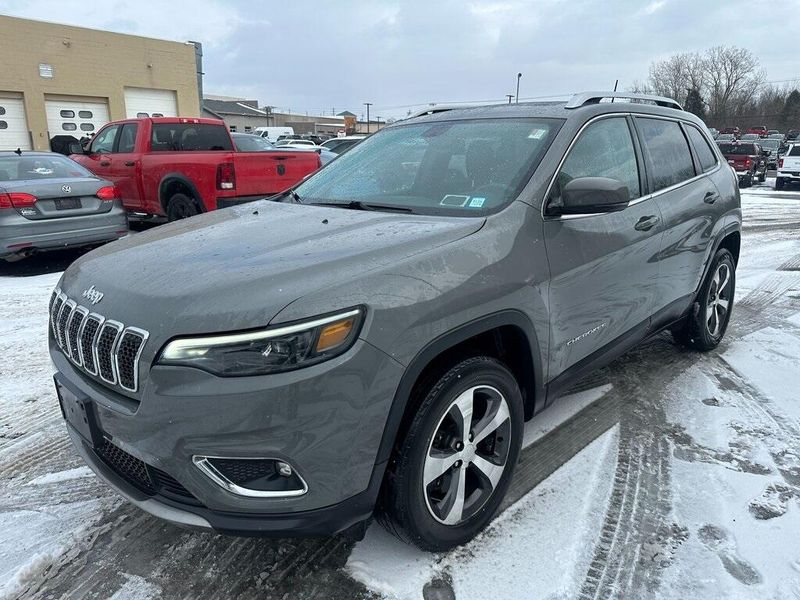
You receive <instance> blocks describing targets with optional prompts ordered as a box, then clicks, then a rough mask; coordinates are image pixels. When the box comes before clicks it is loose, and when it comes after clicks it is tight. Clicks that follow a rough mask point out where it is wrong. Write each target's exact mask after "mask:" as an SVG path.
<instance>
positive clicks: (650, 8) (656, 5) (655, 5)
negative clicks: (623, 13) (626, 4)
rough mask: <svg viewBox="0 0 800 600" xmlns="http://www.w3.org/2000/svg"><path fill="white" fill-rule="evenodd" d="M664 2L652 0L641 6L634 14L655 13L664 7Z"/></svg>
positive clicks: (646, 14)
mask: <svg viewBox="0 0 800 600" xmlns="http://www.w3.org/2000/svg"><path fill="white" fill-rule="evenodd" d="M666 3H667V2H666V0H653V1H652V2H650V4H648V5H647V6H645V7H644V8H642V9H641V10H640V11H639V12H637V13H636V15H637V16H648V15H652V14H655V13H657V12H658V11H659V10H661V9H662V8H664V6H665V5H666Z"/></svg>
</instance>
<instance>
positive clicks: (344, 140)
mask: <svg viewBox="0 0 800 600" xmlns="http://www.w3.org/2000/svg"><path fill="white" fill-rule="evenodd" d="M366 137H367V136H365V135H348V136H345V137H337V138H331V139H329V140H328V141H327V142H324V143H323V144H322V147H323V148H327V149H328V150H330V151H331V152H334V153H335V154H342V153H343V152H346V151H347V150H349V149H350V148H352V147H353V146H355V145H356V144H358V143H360V142H361V141H362V140H364V138H366Z"/></svg>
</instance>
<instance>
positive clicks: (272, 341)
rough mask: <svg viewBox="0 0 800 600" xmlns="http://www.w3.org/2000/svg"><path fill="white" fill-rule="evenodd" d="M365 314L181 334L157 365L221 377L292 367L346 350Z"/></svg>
mask: <svg viewBox="0 0 800 600" xmlns="http://www.w3.org/2000/svg"><path fill="white" fill-rule="evenodd" d="M363 317H364V311H363V310H362V309H361V308H354V309H351V310H347V311H345V312H340V313H336V314H333V315H329V316H324V317H318V318H315V319H311V320H308V321H303V322H301V323H295V324H291V325H282V326H281V325H278V326H275V327H268V328H266V329H259V330H254V331H248V332H243V333H225V334H220V335H213V336H203V337H185V338H177V339H174V340H172V341H170V342H168V343H167V345H166V346H165V347H164V349H163V350H162V351H161V354H160V355H159V357H158V361H157V364H160V365H180V366H185V367H195V368H198V369H203V370H204V371H208V372H210V373H213V374H215V375H219V376H221V377H237V376H245V375H266V374H269V373H280V372H283V371H292V370H294V369H299V368H301V367H307V366H310V365H313V364H316V363H319V362H322V361H324V360H328V359H329V358H333V357H334V356H338V355H339V354H342V353H343V352H345V351H346V350H347V349H348V348H350V346H352V345H353V343H354V342H355V340H356V337H357V336H358V331H359V329H360V327H361V322H362V321H363Z"/></svg>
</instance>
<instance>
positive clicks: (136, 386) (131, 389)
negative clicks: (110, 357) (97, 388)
mask: <svg viewBox="0 0 800 600" xmlns="http://www.w3.org/2000/svg"><path fill="white" fill-rule="evenodd" d="M128 332H131V333H135V334H138V335H140V336H141V337H142V343H141V344H140V345H139V349H138V350H137V351H136V356H135V357H134V358H133V387H128V386H126V385H123V383H122V380H121V379H119V355H118V350H119V345H120V344H121V343H122V340H123V339H124V338H125V334H126V333H128ZM148 337H150V334H149V333H148V332H147V331H145V330H144V329H139V328H138V327H126V328H125V329H124V330H123V331H122V334H121V335H120V336H119V340H117V342H116V348H115V349H114V368H115V370H116V374H117V376H118V377H117V379H118V381H119V387H121V388H122V389H124V390H128V391H129V392H135V391H137V390H138V389H139V359H140V358H141V357H142V352H143V351H144V346H145V344H146V343H147V338H148Z"/></svg>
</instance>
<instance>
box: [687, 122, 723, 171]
mask: <svg viewBox="0 0 800 600" xmlns="http://www.w3.org/2000/svg"><path fill="white" fill-rule="evenodd" d="M686 132H687V133H688V134H689V139H690V140H691V141H692V145H693V146H694V151H695V152H697V158H699V159H700V166H701V167H702V168H703V171H704V172H705V171H710V170H711V169H713V168H714V167H715V166H716V165H717V157H716V155H715V154H714V151H713V150H712V149H711V147H710V146H709V145H708V142H707V141H706V137H705V136H704V135H703V134H702V133H700V130H699V129H697V127H693V126H692V125H687V126H686Z"/></svg>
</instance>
